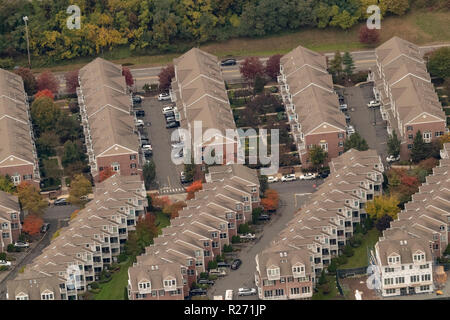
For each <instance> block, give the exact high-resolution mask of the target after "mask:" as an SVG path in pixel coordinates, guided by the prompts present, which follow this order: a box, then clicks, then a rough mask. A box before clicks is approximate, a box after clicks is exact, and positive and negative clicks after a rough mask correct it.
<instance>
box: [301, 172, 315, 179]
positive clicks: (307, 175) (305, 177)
mask: <svg viewBox="0 0 450 320" xmlns="http://www.w3.org/2000/svg"><path fill="white" fill-rule="evenodd" d="M316 177H317V174H315V173H311V172H308V173H305V174H302V175H301V176H300V180H313V179H315V178H316Z"/></svg>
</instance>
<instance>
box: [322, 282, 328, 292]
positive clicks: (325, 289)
mask: <svg viewBox="0 0 450 320" xmlns="http://www.w3.org/2000/svg"><path fill="white" fill-rule="evenodd" d="M321 289H322V292H323V294H329V293H330V285H329V284H328V283H325V284H323V285H322V286H321Z"/></svg>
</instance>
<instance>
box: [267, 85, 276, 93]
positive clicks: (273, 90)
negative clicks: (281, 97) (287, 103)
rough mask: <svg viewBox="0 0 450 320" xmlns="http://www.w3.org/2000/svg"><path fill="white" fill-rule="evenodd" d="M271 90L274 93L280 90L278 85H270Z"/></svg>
mask: <svg viewBox="0 0 450 320" xmlns="http://www.w3.org/2000/svg"><path fill="white" fill-rule="evenodd" d="M269 90H270V92H272V93H277V92H278V87H276V86H273V87H270V89H269Z"/></svg>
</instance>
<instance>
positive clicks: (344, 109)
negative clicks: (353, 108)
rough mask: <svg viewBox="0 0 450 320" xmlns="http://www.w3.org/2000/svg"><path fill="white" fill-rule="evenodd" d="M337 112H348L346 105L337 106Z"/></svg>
mask: <svg viewBox="0 0 450 320" xmlns="http://www.w3.org/2000/svg"><path fill="white" fill-rule="evenodd" d="M339 110H340V111H347V110H348V106H347V104H346V103H344V104H341V105H339Z"/></svg>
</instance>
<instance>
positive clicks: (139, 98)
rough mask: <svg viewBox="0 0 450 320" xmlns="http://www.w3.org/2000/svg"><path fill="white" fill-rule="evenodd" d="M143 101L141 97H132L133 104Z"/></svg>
mask: <svg viewBox="0 0 450 320" xmlns="http://www.w3.org/2000/svg"><path fill="white" fill-rule="evenodd" d="M143 99H144V97H142V96H133V103H141V102H142V100H143Z"/></svg>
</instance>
